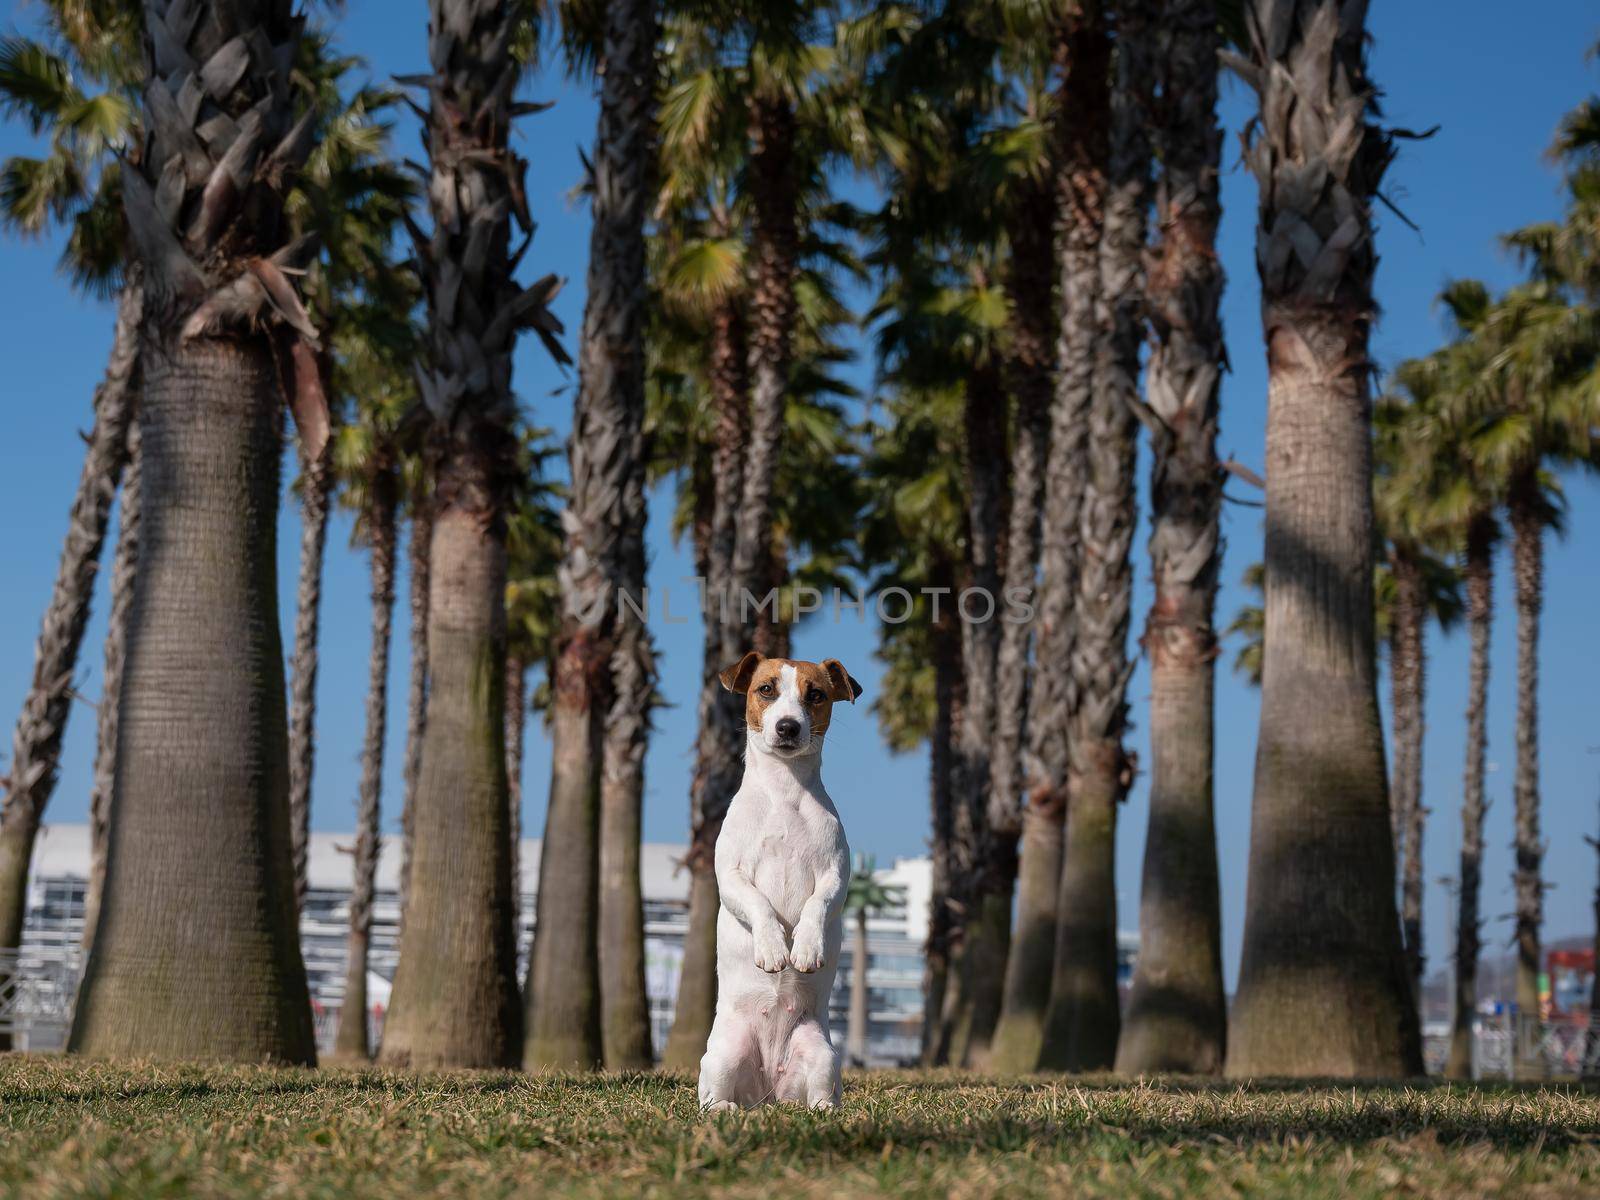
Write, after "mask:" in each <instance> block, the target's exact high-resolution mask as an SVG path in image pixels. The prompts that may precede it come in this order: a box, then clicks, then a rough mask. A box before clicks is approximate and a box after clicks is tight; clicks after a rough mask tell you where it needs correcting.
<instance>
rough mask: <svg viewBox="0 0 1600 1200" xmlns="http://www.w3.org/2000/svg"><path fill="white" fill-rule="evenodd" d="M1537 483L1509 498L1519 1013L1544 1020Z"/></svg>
mask: <svg viewBox="0 0 1600 1200" xmlns="http://www.w3.org/2000/svg"><path fill="white" fill-rule="evenodd" d="M1538 488H1539V484H1538V480H1537V478H1536V477H1535V476H1534V473H1533V472H1532V471H1529V472H1528V473H1527V474H1526V475H1525V476H1523V477H1522V478H1520V479H1518V480H1516V481H1514V482H1513V484H1512V487H1511V496H1510V504H1509V508H1510V514H1509V515H1510V521H1511V576H1512V584H1513V586H1514V592H1513V594H1514V595H1515V597H1516V603H1517V773H1516V781H1515V785H1514V788H1513V794H1514V796H1515V802H1516V814H1515V821H1516V839H1515V847H1516V862H1517V865H1516V870H1515V872H1514V876H1513V881H1514V883H1515V884H1516V893H1517V1014H1518V1017H1519V1019H1520V1020H1521V1021H1523V1022H1535V1023H1536V1022H1537V1021H1538V1020H1539V970H1540V963H1539V958H1540V953H1539V933H1540V926H1541V925H1543V923H1544V882H1543V880H1542V878H1541V876H1540V866H1541V863H1542V862H1543V860H1544V843H1543V842H1542V841H1540V840H1539V617H1540V611H1541V609H1542V608H1543V606H1544V520H1543V517H1542V515H1541V513H1540V507H1541V506H1540V503H1539V495H1538ZM1538 1040H1539V1039H1538V1038H1537V1037H1535V1036H1532V1035H1531V1034H1522V1035H1520V1036H1518V1038H1517V1061H1516V1062H1515V1064H1514V1065H1513V1070H1514V1071H1515V1072H1516V1077H1517V1078H1518V1079H1539V1078H1542V1077H1543V1076H1544V1074H1545V1065H1544V1057H1543V1055H1541V1054H1540V1053H1539V1050H1538Z"/></svg>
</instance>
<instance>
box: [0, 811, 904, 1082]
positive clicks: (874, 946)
mask: <svg viewBox="0 0 1600 1200" xmlns="http://www.w3.org/2000/svg"><path fill="white" fill-rule="evenodd" d="M354 841H355V838H354V835H353V834H325V833H314V834H312V835H311V847H310V854H309V856H308V865H307V875H308V880H307V882H308V885H309V886H308V890H307V895H306V905H305V911H304V912H303V913H302V914H301V918H300V946H301V950H302V952H303V954H304V957H305V964H306V975H307V978H308V981H309V983H310V985H311V997H312V1004H313V1007H314V1008H315V1010H316V1013H317V1037H318V1042H319V1044H320V1045H321V1046H322V1047H323V1048H324V1049H326V1048H328V1047H330V1046H331V1045H332V1041H333V1034H334V1030H335V1028H336V1025H337V1020H338V1013H339V1008H340V1005H341V1004H342V1003H343V1000H344V976H345V944H346V934H347V931H348V921H349V900H350V872H351V859H350V854H349V853H348V849H349V847H351V846H352V845H353V844H354ZM686 849H687V848H686V847H684V846H678V845H667V844H662V843H646V844H645V846H644V847H643V853H642V855H641V875H642V880H641V882H642V885H643V892H644V919H645V986H646V988H647V990H648V992H649V996H650V1024H651V1033H652V1034H653V1036H654V1039H655V1044H656V1048H657V1050H658V1051H659V1050H660V1049H661V1048H662V1047H663V1046H664V1045H665V1043H666V1038H667V1032H668V1030H669V1029H670V1028H671V1026H672V1015H673V1011H674V1006H675V1004H676V1001H677V992H678V975H679V969H680V967H681V966H682V963H683V939H684V934H685V932H686V931H687V928H688V923H689V875H688V872H687V871H686V870H683V869H680V868H679V865H678V864H679V862H680V861H681V859H682V857H683V855H684V853H685V851H686ZM539 850H540V843H539V842H538V841H535V840H531V839H530V840H525V841H524V842H523V843H522V844H521V847H520V853H519V862H520V866H521V881H522V888H521V892H522V906H521V913H520V917H519V924H518V939H517V946H518V958H519V963H520V966H521V968H522V969H523V970H526V968H527V961H528V949H529V947H530V946H531V945H532V942H533V935H534V927H535V913H534V906H535V899H536V897H537V895H538V890H539ZM89 863H90V851H89V828H88V826H86V825H49V826H47V827H46V828H45V829H43V830H42V831H41V832H40V834H39V840H38V843H37V848H36V849H35V852H34V861H33V870H32V873H31V874H30V876H29V883H28V910H27V918H26V923H25V925H24V927H23V935H22V948H21V952H20V955H19V958H18V962H17V966H16V968H15V969H9V968H8V965H7V964H4V963H0V1027H3V1025H4V1023H5V1021H6V1020H7V1015H6V1014H7V1009H6V999H5V998H6V996H7V995H11V996H13V997H14V999H13V1001H12V1003H11V1007H10V1013H11V1017H10V1019H11V1022H12V1024H13V1025H15V1026H16V1033H17V1044H18V1047H19V1048H23V1049H26V1048H33V1049H50V1048H53V1047H56V1046H59V1045H60V1044H61V1042H62V1040H63V1038H64V1036H65V1032H66V1025H67V1023H68V1021H69V1020H70V1005H71V996H72V994H73V991H74V981H75V979H76V973H77V971H78V970H79V969H80V966H81V961H80V953H79V949H78V948H79V945H80V943H81V941H82V937H83V912H84V898H85V895H86V893H87V890H88V878H89ZM878 874H879V877H880V878H881V879H882V880H883V881H884V882H885V883H888V884H896V885H899V886H900V887H901V888H902V889H903V892H902V894H903V896H904V903H903V904H901V905H899V906H897V907H896V908H895V909H893V910H891V911H889V912H886V913H884V914H882V915H881V916H877V917H873V918H871V919H870V920H869V922H868V926H867V939H868V940H867V972H868V989H869V990H868V995H869V1019H870V1025H869V1030H868V1055H869V1058H870V1059H871V1061H872V1062H873V1064H875V1065H892V1064H896V1063H911V1062H914V1061H915V1060H916V1058H917V1056H918V1053H919V1050H920V1045H921V1030H922V961H923V954H922V947H923V941H924V939H925V938H926V937H927V932H928V898H929V890H930V885H931V878H932V877H931V871H930V866H929V863H928V860H927V859H925V858H914V859H897V860H896V861H895V864H894V866H892V867H889V868H887V869H885V870H880V871H879V873H878ZM399 887H400V841H399V839H398V838H396V837H386V838H384V839H383V852H382V854H381V855H380V856H379V859H378V878H377V896H376V901H375V903H374V905H373V927H372V938H371V944H370V948H369V951H368V954H369V960H368V963H369V969H370V974H369V976H368V980H367V993H368V999H369V1001H370V1003H371V1004H372V1006H373V1010H374V1011H373V1014H372V1018H373V1020H374V1024H377V1023H379V1022H381V1019H382V1013H383V1010H384V1009H386V1008H387V1006H388V999H389V984H390V981H391V980H393V978H394V969H395V965H396V962H397V957H398V945H397V939H398V934H399V927H398V922H399V916H400V900H399ZM849 920H850V919H849V918H847V928H846V931H845V939H844V952H843V957H842V959H841V962H840V970H839V976H838V980H837V983H836V984H835V987H834V994H833V999H832V1006H831V1009H832V1012H831V1015H832V1023H833V1029H834V1035H835V1040H836V1041H837V1040H841V1039H842V1038H843V1036H844V1030H845V1022H846V1010H847V1007H848V1005H849V998H850V980H851V975H852V972H853V971H854V969H855V964H854V962H853V961H852V959H853V957H854V955H853V942H854V938H853V927H852V926H849V925H848V922H849ZM8 969H9V970H10V981H9V982H8V979H7V973H8ZM8 987H10V988H11V989H13V990H12V991H11V992H7V990H6V989H7V988H8ZM19 997H20V998H19Z"/></svg>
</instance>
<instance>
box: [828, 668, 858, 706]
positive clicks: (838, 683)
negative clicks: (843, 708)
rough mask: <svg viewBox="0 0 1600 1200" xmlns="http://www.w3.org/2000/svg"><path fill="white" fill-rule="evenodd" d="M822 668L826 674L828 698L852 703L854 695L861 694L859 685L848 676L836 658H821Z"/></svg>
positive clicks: (854, 698) (848, 673)
mask: <svg viewBox="0 0 1600 1200" xmlns="http://www.w3.org/2000/svg"><path fill="white" fill-rule="evenodd" d="M822 669H823V671H824V672H825V673H826V674H827V676H828V698H829V699H830V700H848V701H850V703H851V704H854V703H855V702H856V697H857V696H859V695H861V685H860V684H859V683H857V682H856V681H855V680H854V679H852V678H851V677H850V672H848V671H846V670H845V669H844V664H843V663H842V662H840V661H839V660H838V659H837V658H825V659H823V660H822Z"/></svg>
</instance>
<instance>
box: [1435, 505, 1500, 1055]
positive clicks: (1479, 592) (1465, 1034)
mask: <svg viewBox="0 0 1600 1200" xmlns="http://www.w3.org/2000/svg"><path fill="white" fill-rule="evenodd" d="M1497 532H1498V531H1497V529H1496V526H1495V521H1494V518H1493V517H1491V516H1488V515H1487V514H1479V515H1478V516H1476V517H1474V518H1473V520H1472V521H1471V522H1470V523H1469V524H1468V526H1467V545H1466V554H1465V556H1464V558H1465V562H1464V564H1463V569H1462V574H1463V576H1464V578H1465V583H1466V599H1467V631H1468V636H1469V638H1470V642H1471V650H1470V652H1469V656H1468V667H1467V753H1466V767H1465V769H1464V770H1463V772H1462V780H1461V878H1460V880H1459V881H1458V884H1457V886H1458V889H1459V890H1458V891H1457V894H1456V945H1455V955H1456V970H1455V976H1456V988H1455V1005H1454V1012H1453V1014H1452V1017H1453V1019H1452V1024H1451V1030H1450V1061H1449V1062H1448V1064H1447V1065H1446V1067H1445V1073H1446V1074H1447V1075H1448V1076H1449V1077H1450V1078H1452V1079H1471V1078H1472V1060H1473V1043H1474V1040H1475V1036H1474V1033H1473V1021H1474V1019H1475V1017H1476V1015H1477V1011H1478V951H1479V949H1480V936H1481V930H1480V928H1479V919H1478V895H1479V892H1480V890H1481V889H1482V886H1483V818H1484V813H1485V812H1486V811H1487V809H1488V803H1487V801H1486V799H1485V797H1484V788H1483V784H1484V770H1485V765H1486V758H1487V754H1488V748H1489V720H1488V718H1489V633H1490V626H1491V625H1492V623H1493V621H1494V543H1495V537H1496V534H1497Z"/></svg>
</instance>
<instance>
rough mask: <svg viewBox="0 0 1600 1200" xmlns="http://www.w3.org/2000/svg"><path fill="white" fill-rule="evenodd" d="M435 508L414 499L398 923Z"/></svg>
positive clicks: (407, 887)
mask: <svg viewBox="0 0 1600 1200" xmlns="http://www.w3.org/2000/svg"><path fill="white" fill-rule="evenodd" d="M432 544H433V513H432V510H431V508H430V506H429V504H428V502H427V501H426V500H425V499H424V498H422V497H417V498H415V499H414V500H413V501H412V509H411V543H410V552H409V553H408V555H407V571H408V573H409V575H410V581H411V582H410V587H411V603H410V607H411V682H410V686H409V687H408V688H407V690H406V757H405V763H404V774H403V789H404V795H403V796H402V797H401V806H400V929H401V931H402V932H403V931H404V929H405V924H406V909H407V908H408V907H409V901H410V899H411V858H412V850H413V846H414V843H415V838H414V837H413V832H414V830H415V827H416V798H417V779H418V778H419V777H420V776H421V774H422V735H423V734H424V733H425V732H426V730H427V726H428V595H429V592H430V591H431V590H432V587H431V584H430V578H429V577H430V575H431V572H430V570H429V565H428V564H429V555H430V554H431V552H432V551H431V547H432Z"/></svg>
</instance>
